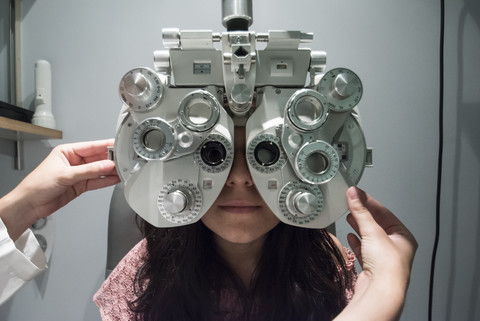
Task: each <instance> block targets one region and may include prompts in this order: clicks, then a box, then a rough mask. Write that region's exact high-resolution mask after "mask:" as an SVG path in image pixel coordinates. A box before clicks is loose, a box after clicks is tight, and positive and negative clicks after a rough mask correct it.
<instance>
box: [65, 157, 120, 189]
mask: <svg viewBox="0 0 480 321" xmlns="http://www.w3.org/2000/svg"><path fill="white" fill-rule="evenodd" d="M114 173H116V171H115V163H114V162H113V161H111V160H101V161H98V162H93V163H88V164H83V165H78V166H72V167H69V168H68V174H67V175H65V177H64V178H65V182H64V184H65V185H74V184H76V183H78V182H81V181H85V180H89V179H96V178H100V177H102V176H112V174H114Z"/></svg>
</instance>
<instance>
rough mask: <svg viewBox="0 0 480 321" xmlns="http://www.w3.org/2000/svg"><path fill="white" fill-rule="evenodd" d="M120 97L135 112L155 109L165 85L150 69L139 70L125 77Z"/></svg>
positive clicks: (132, 71) (122, 81)
mask: <svg viewBox="0 0 480 321" xmlns="http://www.w3.org/2000/svg"><path fill="white" fill-rule="evenodd" d="M119 91H120V97H121V98H122V100H123V102H124V103H125V104H126V105H127V106H129V107H130V108H131V109H132V110H133V111H140V112H142V111H147V110H150V109H152V108H154V107H155V106H156V105H157V104H158V102H159V101H160V99H161V98H162V94H163V84H162V82H161V81H160V78H158V76H157V74H156V73H155V72H154V71H153V70H150V69H148V68H137V69H133V70H131V71H129V72H128V73H126V74H125V76H123V78H122V80H121V81H120V86H119Z"/></svg>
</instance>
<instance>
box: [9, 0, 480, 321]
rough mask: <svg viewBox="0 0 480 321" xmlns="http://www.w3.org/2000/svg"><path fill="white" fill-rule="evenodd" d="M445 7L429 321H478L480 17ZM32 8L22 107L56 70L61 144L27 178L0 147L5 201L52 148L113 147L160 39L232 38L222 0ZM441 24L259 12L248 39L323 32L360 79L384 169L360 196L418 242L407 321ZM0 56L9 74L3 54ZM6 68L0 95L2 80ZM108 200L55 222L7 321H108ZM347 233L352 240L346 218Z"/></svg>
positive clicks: (320, 9) (421, 295)
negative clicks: (46, 259) (100, 142)
mask: <svg viewBox="0 0 480 321" xmlns="http://www.w3.org/2000/svg"><path fill="white" fill-rule="evenodd" d="M446 2H447V11H446V12H447V20H446V23H447V24H446V46H445V47H446V52H445V53H446V67H445V75H446V78H445V95H444V97H445V151H444V152H445V153H444V170H443V181H442V183H443V194H442V202H441V205H442V206H441V217H442V219H441V224H442V225H441V237H440V246H439V254H438V258H437V267H436V279H435V291H434V294H435V295H434V311H435V312H434V318H433V319H434V320H474V319H479V318H480V310H479V308H478V307H479V306H480V304H479V303H480V302H479V293H478V291H479V289H480V286H479V282H478V281H479V277H480V275H479V273H480V272H479V271H480V266H479V265H480V264H479V261H480V256H479V253H480V236H478V235H479V234H480V233H479V232H480V219H479V218H478V216H479V215H478V214H479V207H480V205H479V199H480V197H479V196H480V186H479V185H480V175H479V169H480V166H479V162H480V160H479V158H480V147H479V146H480V144H479V137H480V135H479V133H478V129H477V128H478V125H477V123H478V121H479V120H480V117H479V116H480V111H479V108H480V90H479V89H480V83H479V78H478V75H479V74H480V65H479V64H478V57H479V53H480V48H479V47H480V40H479V39H480V37H479V32H480V31H479V30H480V27H479V24H480V23H479V21H480V10H479V6H478V4H473V2H474V1H461V0H447V1H446ZM477 3H478V1H477ZM22 6H23V7H22V10H23V20H22V68H23V69H22V76H23V95H24V97H23V104H24V106H27V107H29V108H32V107H31V106H32V102H33V96H34V69H33V66H34V63H35V61H36V60H38V59H47V60H48V61H50V63H51V65H52V74H53V104H54V114H55V117H56V121H57V126H58V128H59V129H61V130H63V133H64V139H63V140H62V141H37V142H28V143H26V144H25V154H26V156H27V159H26V161H25V167H26V169H25V170H24V171H15V170H14V169H13V159H12V157H11V156H12V154H13V144H12V143H11V142H4V141H1V140H0V171H1V184H0V195H4V194H5V193H7V192H8V191H9V190H10V189H11V188H13V187H14V186H15V185H16V184H17V183H18V182H19V181H20V180H21V179H22V178H23V177H24V176H25V175H26V174H27V173H28V172H29V171H30V170H32V169H33V168H34V167H35V166H36V165H37V164H38V163H39V162H40V161H41V159H42V158H43V157H44V156H46V155H47V154H48V152H49V151H50V150H51V148H52V146H54V145H56V144H58V143H61V142H76V141H83V140H91V139H101V138H106V137H112V136H113V135H114V131H115V124H116V118H117V114H118V110H119V107H120V102H119V99H118V96H117V84H118V82H119V80H120V78H121V77H122V75H123V74H124V73H125V72H126V71H128V70H130V69H132V68H133V67H137V66H152V52H153V50H155V49H161V47H162V43H161V28H163V27H178V28H180V29H212V30H214V31H223V30H224V29H223V27H222V26H221V10H220V1H195V0H188V1H187V0H185V1H169V2H167V1H125V0H122V1H109V2H107V1H101V0H95V1H94V0H83V1H72V0H68V1H53V0H43V1H40V0H38V1H35V0H22ZM3 15H4V11H3V10H2V18H1V19H5V17H3ZM439 17H440V6H439V1H438V0H437V1H434V0H424V1H418V0H405V1H393V0H367V1H353V0H344V1H318V0H317V1H313V0H312V1H309V0H297V1H278V0H277V1H274V0H268V1H267V0H257V1H254V24H253V26H252V28H251V30H255V31H257V32H265V31H267V30H269V29H272V30H273V29H277V30H278V29H287V30H301V31H305V32H314V34H315V39H314V43H313V44H312V46H311V47H312V48H313V49H315V50H326V51H327V53H328V64H327V67H328V68H334V67H337V66H343V67H348V68H351V69H353V70H354V71H356V72H357V73H358V74H359V75H360V77H361V79H362V81H363V84H364V89H365V93H364V96H363V98H362V102H361V104H360V111H361V114H362V118H363V124H364V129H365V134H366V137H367V141H368V144H369V146H371V147H373V148H374V168H372V169H368V170H366V172H365V174H364V177H363V178H362V181H361V183H360V186H361V187H362V188H364V189H366V190H367V191H369V192H370V193H371V194H372V195H374V196H375V197H376V198H377V199H379V200H380V201H381V202H383V203H384V204H385V205H387V206H388V207H389V208H390V209H392V210H393V211H394V212H395V213H396V214H397V215H398V216H399V217H400V218H401V219H402V220H403V221H404V222H405V224H406V225H407V226H408V227H409V228H410V229H411V230H412V232H413V233H414V234H415V236H416V237H417V239H418V242H419V244H420V247H419V250H418V254H417V257H416V260H415V264H414V267H413V274H412V280H411V286H410V290H409V293H408V297H407V303H406V306H405V310H404V314H403V317H402V320H426V319H427V303H428V285H429V272H430V261H431V253H432V246H433V239H434V224H435V192H436V170H437V169H436V166H437V155H438V149H437V145H438V105H439V87H438V80H439V74H440V73H439V58H438V57H439V55H438V50H439V37H440V32H439V30H440V19H439ZM0 26H1V27H2V28H4V27H5V26H6V24H5V23H4V20H1V24H0ZM4 34H5V32H4V30H3V29H2V30H1V31H0V35H4ZM0 39H1V40H2V41H4V40H5V39H4V38H0ZM0 49H1V51H0V53H1V58H2V60H1V62H3V61H5V59H4V55H5V53H6V51H5V44H4V43H1V44H0ZM0 66H1V67H2V78H0V81H1V82H2V83H0V88H1V89H2V90H3V88H6V87H7V86H5V84H4V83H3V82H4V81H5V79H6V78H5V77H4V73H5V72H6V70H5V71H3V64H2V65H0ZM1 98H3V97H1ZM110 194H111V189H106V190H102V191H97V192H91V193H89V194H85V195H83V196H81V197H80V198H79V199H77V200H75V201H74V202H73V203H71V204H69V205H67V206H66V207H65V208H63V209H61V210H60V211H59V212H58V213H56V214H55V215H54V223H55V227H56V232H55V244H54V248H53V254H52V260H51V262H50V268H49V270H48V271H47V272H46V273H44V274H43V275H41V276H40V277H38V278H37V279H36V280H35V281H33V282H31V283H29V284H28V285H27V286H26V287H25V288H23V289H22V290H21V291H20V292H19V293H17V295H16V296H15V297H14V298H13V299H11V300H9V301H8V302H7V303H6V304H5V305H3V306H2V307H0V319H1V320H6V321H14V320H27V321H28V320H99V319H100V316H99V314H98V312H97V309H96V307H95V305H94V304H93V303H92V295H93V293H94V292H95V291H96V290H97V288H98V287H99V286H100V284H101V282H102V279H103V274H104V266H105V257H106V250H107V249H106V237H107V234H106V231H107V219H108V206H109V197H110ZM338 229H339V232H340V236H341V239H342V240H344V236H345V234H346V233H347V231H349V229H348V227H347V226H346V225H345V223H344V218H342V219H341V220H340V221H339V223H338Z"/></svg>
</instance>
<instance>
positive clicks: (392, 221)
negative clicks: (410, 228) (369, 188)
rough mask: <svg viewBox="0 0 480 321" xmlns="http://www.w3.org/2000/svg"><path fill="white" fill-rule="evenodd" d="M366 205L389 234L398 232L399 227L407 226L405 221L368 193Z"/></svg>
mask: <svg viewBox="0 0 480 321" xmlns="http://www.w3.org/2000/svg"><path fill="white" fill-rule="evenodd" d="M365 194H366V193H365ZM365 206H366V207H367V208H368V210H369V211H370V213H371V215H372V217H373V218H374V219H375V221H376V222H377V223H378V225H380V227H382V228H383V229H384V230H385V231H386V232H387V233H388V234H391V233H394V232H396V231H397V230H398V229H399V228H402V229H403V228H405V227H404V225H403V223H402V222H401V221H400V220H399V219H398V218H397V217H396V216H395V215H394V214H393V213H392V212H391V211H390V210H389V209H387V208H386V207H385V206H383V205H382V204H381V203H380V202H378V201H377V200H376V199H374V198H373V197H371V196H370V195H368V194H366V200H365Z"/></svg>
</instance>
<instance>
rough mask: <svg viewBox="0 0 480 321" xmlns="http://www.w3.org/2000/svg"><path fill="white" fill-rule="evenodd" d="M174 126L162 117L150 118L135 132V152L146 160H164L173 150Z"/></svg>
mask: <svg viewBox="0 0 480 321" xmlns="http://www.w3.org/2000/svg"><path fill="white" fill-rule="evenodd" d="M173 133H174V130H173V128H172V127H171V126H170V125H169V124H168V123H166V122H165V121H164V120H162V119H160V118H148V119H146V120H144V121H143V122H141V123H140V124H139V125H138V126H137V127H136V128H135V130H134V132H133V148H134V150H135V153H136V154H137V155H138V156H140V157H142V158H144V159H146V160H156V159H158V160H163V159H165V158H166V157H167V156H168V155H170V153H171V152H172V150H173V145H174V142H175V138H174V135H173Z"/></svg>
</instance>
